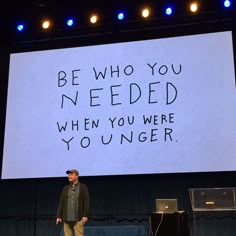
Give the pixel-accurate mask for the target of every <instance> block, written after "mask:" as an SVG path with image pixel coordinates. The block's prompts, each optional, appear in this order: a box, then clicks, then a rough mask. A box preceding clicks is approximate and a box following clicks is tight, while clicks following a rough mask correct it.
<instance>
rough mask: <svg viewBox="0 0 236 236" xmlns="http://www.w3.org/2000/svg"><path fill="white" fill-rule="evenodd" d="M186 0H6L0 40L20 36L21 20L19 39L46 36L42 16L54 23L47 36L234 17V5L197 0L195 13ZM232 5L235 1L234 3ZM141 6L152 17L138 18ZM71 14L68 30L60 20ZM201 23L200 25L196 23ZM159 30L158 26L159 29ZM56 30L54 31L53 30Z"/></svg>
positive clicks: (191, 24)
mask: <svg viewBox="0 0 236 236" xmlns="http://www.w3.org/2000/svg"><path fill="white" fill-rule="evenodd" d="M167 2H168V3H169V2H171V3H172V4H173V5H174V6H175V15H174V16H172V17H171V18H168V19H167V17H166V16H165V15H164V13H163V7H164V6H165V5H166V4H167ZM189 2H190V1H189V0H178V1H177V0H171V1H167V0H159V1H154V0H135V1H132V0H122V1H118V0H82V1H81V0H80V1H79V0H67V1H65V0H64V1H63V0H61V1H60V0H57V1H56V0H33V1H30V0H22V1H17V0H8V1H5V3H4V6H1V15H0V18H1V21H0V28H1V29H2V30H3V32H4V34H2V33H1V35H2V37H1V41H3V42H4V43H8V42H12V41H19V40H22V39H23V38H22V36H21V38H18V35H16V23H17V22H18V21H20V20H24V21H25V22H27V23H28V30H27V31H28V32H27V33H26V34H25V38H24V39H23V40H36V39H40V38H41V39H42V38H43V37H48V35H46V34H44V35H42V32H40V27H39V24H40V21H41V20H42V19H43V17H50V18H51V19H53V20H54V21H55V22H56V23H55V27H54V35H52V34H51V35H50V36H51V37H58V36H60V37H62V36H63V35H66V34H67V37H72V36H75V35H78V31H79V34H80V36H81V35H88V34H90V33H91V31H92V33H94V32H95V33H98V32H100V33H101V32H102V33H104V32H108V31H112V32H114V31H117V30H118V31H119V30H120V29H121V31H122V30H123V31H124V30H126V31H132V30H133V31H135V30H136V29H137V28H140V27H141V28H145V27H146V28H149V29H154V28H158V29H162V30H163V29H165V30H166V29H168V30H169V29H172V30H173V28H176V27H177V28H178V27H179V26H186V25H188V27H189V28H193V27H195V26H196V25H198V27H204V24H209V23H210V24H211V25H210V27H212V25H214V24H219V23H220V24H232V22H234V21H235V15H236V13H235V6H233V8H232V9H231V10H227V11H226V10H224V9H223V7H222V0H208V1H203V0H200V1H199V2H200V4H201V8H200V13H199V14H198V15H191V14H189V12H188V9H187V6H188V4H189ZM234 5H236V4H234ZM143 6H150V7H151V9H152V13H153V14H152V17H151V19H150V20H148V21H145V22H143V20H142V19H140V16H139V14H140V9H141V7H143ZM119 9H125V10H126V11H127V16H128V18H127V20H126V22H125V23H123V25H120V24H119V23H117V20H116V19H115V17H114V16H115V13H116V11H117V10H119ZM92 12H97V13H98V14H100V15H101V16H102V17H101V21H100V25H99V27H97V28H96V30H94V27H93V28H92V27H91V25H89V22H88V16H89V14H91V13H92ZM69 15H71V16H74V17H75V18H76V19H77V20H78V22H79V24H78V26H77V27H75V28H74V29H73V30H71V32H69V34H68V32H66V30H65V27H64V25H63V24H62V22H63V21H64V19H65V17H66V16H69ZM199 25H201V26H199ZM159 31H160V30H159ZM55 32H56V33H55Z"/></svg>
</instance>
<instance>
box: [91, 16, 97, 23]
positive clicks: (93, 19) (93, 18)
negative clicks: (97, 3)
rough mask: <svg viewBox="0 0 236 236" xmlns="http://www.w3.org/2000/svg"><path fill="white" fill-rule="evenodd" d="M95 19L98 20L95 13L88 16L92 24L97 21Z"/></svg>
mask: <svg viewBox="0 0 236 236" xmlns="http://www.w3.org/2000/svg"><path fill="white" fill-rule="evenodd" d="M97 21H98V16H97V15H92V16H91V17H90V22H91V23H92V24H95V23H97Z"/></svg>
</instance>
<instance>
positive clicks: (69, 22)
mask: <svg viewBox="0 0 236 236" xmlns="http://www.w3.org/2000/svg"><path fill="white" fill-rule="evenodd" d="M66 24H67V26H69V27H72V26H73V25H74V19H72V18H69V19H67V21H66Z"/></svg>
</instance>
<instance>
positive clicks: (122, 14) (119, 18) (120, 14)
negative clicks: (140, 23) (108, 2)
mask: <svg viewBox="0 0 236 236" xmlns="http://www.w3.org/2000/svg"><path fill="white" fill-rule="evenodd" d="M117 18H118V20H124V18H125V14H124V12H119V13H118V15H117Z"/></svg>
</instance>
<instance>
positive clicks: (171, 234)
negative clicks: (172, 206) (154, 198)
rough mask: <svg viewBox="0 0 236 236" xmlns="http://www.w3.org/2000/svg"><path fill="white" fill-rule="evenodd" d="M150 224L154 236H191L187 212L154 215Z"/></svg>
mask: <svg viewBox="0 0 236 236" xmlns="http://www.w3.org/2000/svg"><path fill="white" fill-rule="evenodd" d="M150 224H151V231H152V235H153V236H190V224H189V217H188V214H187V213H186V212H175V213H163V214H162V213H152V215H151V218H150Z"/></svg>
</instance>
